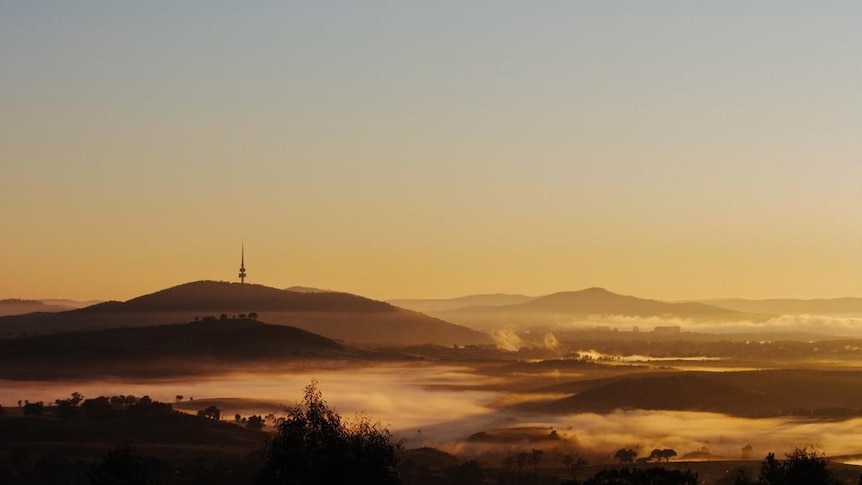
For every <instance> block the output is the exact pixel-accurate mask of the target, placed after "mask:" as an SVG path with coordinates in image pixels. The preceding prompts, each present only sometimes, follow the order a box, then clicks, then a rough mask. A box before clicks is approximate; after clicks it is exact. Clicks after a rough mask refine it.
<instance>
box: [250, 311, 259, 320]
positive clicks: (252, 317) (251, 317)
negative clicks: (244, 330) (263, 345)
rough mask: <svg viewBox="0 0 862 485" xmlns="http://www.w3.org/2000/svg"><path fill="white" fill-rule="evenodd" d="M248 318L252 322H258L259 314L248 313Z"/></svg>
mask: <svg viewBox="0 0 862 485" xmlns="http://www.w3.org/2000/svg"><path fill="white" fill-rule="evenodd" d="M248 318H250V319H251V320H257V312H248Z"/></svg>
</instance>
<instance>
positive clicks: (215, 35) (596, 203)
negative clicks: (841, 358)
mask: <svg viewBox="0 0 862 485" xmlns="http://www.w3.org/2000/svg"><path fill="white" fill-rule="evenodd" d="M860 14H862V7H860V5H859V4H858V3H854V2H826V3H822V2H821V3H818V4H816V5H815V4H811V3H805V2H789V3H788V2H782V3H780V4H779V3H758V4H752V3H751V2H721V3H720V4H714V5H712V4H710V5H706V4H697V5H691V4H684V3H680V2H670V1H663V2H650V4H649V6H646V5H643V4H641V3H639V2H576V3H571V4H567V3H559V2H541V3H539V4H535V3H530V4H527V3H524V2H509V1H506V2H470V3H467V4H465V3H464V2H450V1H446V2H434V5H433V6H431V5H425V4H421V3H412V2H408V3H392V2H381V1H373V2H363V3H362V4H361V5H360V4H351V3H337V4H332V3H329V2H325V3H314V4H312V3H304V2H258V3H255V4H253V5H249V4H242V5H240V4H236V3H232V2H215V3H214V2H198V1H190V2H182V3H181V4H177V3H176V2H163V1H155V2H144V3H137V4H134V5H132V4H122V5H121V4H116V3H113V2H100V1H93V0H91V1H84V2H75V3H73V4H70V3H68V2H47V3H46V2H3V3H2V5H0V59H2V65H3V75H2V76H0V108H2V112H3V116H2V117H0V147H2V148H0V174H2V175H0V216H2V219H3V221H4V226H5V227H6V228H8V230H5V231H4V232H3V237H2V238H0V253H2V254H3V255H4V257H3V258H0V273H2V274H4V275H6V277H5V278H3V280H2V281H0V295H6V296H9V297H28V298H48V297H64V298H73V299H79V300H90V299H100V300H106V299H127V298H131V297H133V296H136V295H139V294H143V293H146V292H148V291H153V290H154V289H158V288H165V287H168V286H171V285H173V284H177V283H181V282H185V281H192V280H196V279H226V278H230V277H231V276H232V275H233V273H234V272H235V267H236V266H237V265H238V259H239V254H238V253H239V245H240V240H241V239H242V238H245V241H246V249H247V252H246V256H247V260H246V262H247V266H248V268H249V280H250V281H255V282H263V283H266V284H270V285H273V286H276V287H287V286H291V285H294V284H303V285H309V286H314V287H320V288H329V289H338V290H342V291H349V292H353V293H357V294H362V295H367V296H370V297H374V298H378V299H387V298H395V297H429V296H430V297H442V296H459V295H465V294H470V293H481V292H510V293H524V294H530V295H538V294H545V293H550V292H552V291H558V290H560V289H579V288H584V287H588V286H593V285H598V286H603V287H608V288H613V289H614V290H616V291H619V292H622V293H624V294H637V295H640V296H644V297H653V298H661V299H669V300H671V299H689V298H713V297H726V296H740V297H749V298H760V297H834V296H853V295H862V281H860V279H859V278H858V277H857V275H858V274H859V273H860V271H862V253H860V252H859V250H858V248H859V247H860V241H862V227H860V226H859V225H858V224H856V223H855V222H856V221H858V220H859V219H860V213H859V208H860V207H862V190H860V188H859V184H858V181H859V180H860V179H862V165H860V164H859V163H858V153H860V149H862V146H860V143H862V142H860V139H859V137H858V133H857V132H858V127H859V126H860V125H862V108H860V107H862V98H860V96H862V95H860V92H859V89H858V86H859V85H860V83H862V66H860V63H859V62H857V61H858V59H857V55H856V49H854V46H857V45H859V44H860V34H859V29H858V20H859V18H860Z"/></svg>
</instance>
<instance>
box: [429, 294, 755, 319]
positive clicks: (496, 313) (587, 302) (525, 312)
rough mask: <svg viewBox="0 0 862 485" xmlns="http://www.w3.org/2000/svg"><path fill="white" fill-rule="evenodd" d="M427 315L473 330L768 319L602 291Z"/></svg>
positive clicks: (749, 314) (731, 311)
mask: <svg viewBox="0 0 862 485" xmlns="http://www.w3.org/2000/svg"><path fill="white" fill-rule="evenodd" d="M429 313H431V314H432V315H434V316H437V317H439V318H443V319H445V320H448V321H451V322H456V323H459V324H462V325H467V326H470V327H473V328H492V327H494V326H498V327H499V326H503V325H516V326H525V325H536V326H540V325H542V326H543V325H556V324H561V323H562V324H568V323H577V320H584V319H588V318H590V317H598V316H623V317H643V318H648V317H662V318H679V319H691V320H694V321H740V320H761V319H764V318H766V317H767V315H756V314H751V313H741V312H736V311H733V310H727V309H725V308H720V307H717V306H713V305H707V304H704V303H697V302H686V303H669V302H663V301H658V300H648V299H643V298H637V297H634V296H625V295H619V294H616V293H612V292H610V291H608V290H605V289H603V288H588V289H585V290H581V291H565V292H560V293H554V294H551V295H546V296H542V297H538V298H534V299H531V300H529V301H526V302H523V303H519V304H514V305H502V306H487V305H484V306H483V305H479V306H472V307H462V308H457V309H452V310H444V311H439V312H429Z"/></svg>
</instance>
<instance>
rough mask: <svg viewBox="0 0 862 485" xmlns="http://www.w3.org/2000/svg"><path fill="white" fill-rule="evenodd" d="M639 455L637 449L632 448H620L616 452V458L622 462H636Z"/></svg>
mask: <svg viewBox="0 0 862 485" xmlns="http://www.w3.org/2000/svg"><path fill="white" fill-rule="evenodd" d="M637 456H638V453H637V451H635V450H633V449H631V448H628V449H626V448H620V449H618V450H617V452H616V453H614V459H616V460H617V461H619V462H620V463H634V461H635V458H636V457H637Z"/></svg>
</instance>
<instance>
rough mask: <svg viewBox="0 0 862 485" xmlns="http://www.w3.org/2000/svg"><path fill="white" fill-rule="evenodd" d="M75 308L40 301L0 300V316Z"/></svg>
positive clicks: (62, 310)
mask: <svg viewBox="0 0 862 485" xmlns="http://www.w3.org/2000/svg"><path fill="white" fill-rule="evenodd" d="M74 308H76V307H74V306H64V305H58V304H49V303H45V302H42V301H39V300H19V299H15V298H13V299H7V300H0V316H7V315H24V314H27V313H36V312H44V313H48V312H64V311H67V310H72V309H74Z"/></svg>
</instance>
